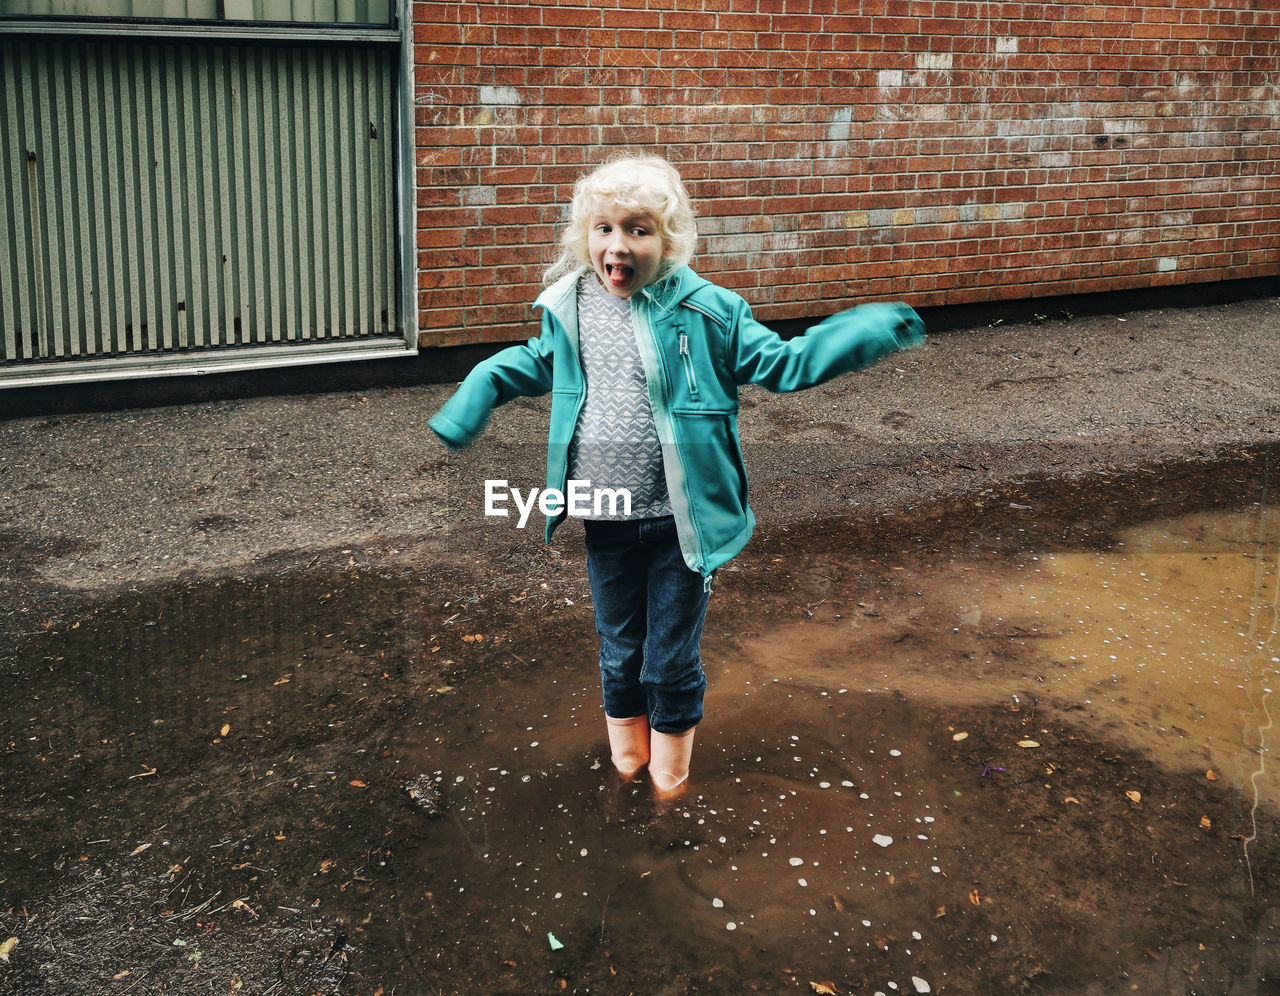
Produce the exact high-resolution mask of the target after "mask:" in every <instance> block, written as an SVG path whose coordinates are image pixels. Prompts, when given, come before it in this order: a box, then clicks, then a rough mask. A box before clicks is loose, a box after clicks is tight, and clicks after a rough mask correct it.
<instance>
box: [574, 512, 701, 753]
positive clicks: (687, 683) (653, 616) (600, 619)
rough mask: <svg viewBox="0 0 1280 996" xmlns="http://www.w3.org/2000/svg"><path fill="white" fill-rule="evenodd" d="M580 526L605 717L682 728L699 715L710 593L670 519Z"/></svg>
mask: <svg viewBox="0 0 1280 996" xmlns="http://www.w3.org/2000/svg"><path fill="white" fill-rule="evenodd" d="M583 525H584V526H585V528H586V540H587V573H588V575H589V576H590V579H591V595H592V598H593V599H594V600H595V614H596V632H597V633H598V634H599V635H600V682H601V685H602V687H603V689H604V711H605V714H606V715H608V716H612V717H613V718H614V719H631V718H632V717H634V716H648V717H649V726H650V728H651V729H654V730H657V731H658V732H659V733H683V732H684V731H685V730H687V729H689V728H690V727H692V726H695V725H697V723H698V721H699V720H701V719H702V696H703V693H704V692H705V691H706V687H707V678H706V675H705V674H703V672H702V658H701V655H700V654H699V650H698V647H699V644H700V643H701V641H702V622H703V619H704V618H705V617H706V613H707V600H708V598H709V597H710V592H709V591H707V590H706V586H705V585H704V583H703V579H702V576H701V575H700V574H698V572H697V571H691V570H689V568H688V567H687V566H686V565H685V562H684V557H683V556H681V554H680V541H679V539H678V538H677V536H676V526H675V520H673V519H672V518H671V517H670V516H667V517H666V518H662V519H631V520H625V521H592V520H589V519H588V520H584V522H583Z"/></svg>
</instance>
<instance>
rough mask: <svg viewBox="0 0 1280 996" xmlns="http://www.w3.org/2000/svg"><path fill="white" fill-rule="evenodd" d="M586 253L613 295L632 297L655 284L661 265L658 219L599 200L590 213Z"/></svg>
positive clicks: (645, 213)
mask: <svg viewBox="0 0 1280 996" xmlns="http://www.w3.org/2000/svg"><path fill="white" fill-rule="evenodd" d="M587 252H588V254H589V255H590V256H591V266H592V269H594V270H595V271H596V276H598V277H599V278H600V282H601V283H602V284H604V286H605V288H606V289H607V290H608V291H609V293H610V294H612V295H613V296H614V297H624V298H625V297H630V296H631V295H632V294H634V293H635V292H636V291H638V290H640V288H642V287H647V286H648V285H649V284H651V283H653V281H654V279H655V278H656V277H657V276H658V269H659V267H660V266H661V265H662V237H661V236H660V235H659V234H658V220H657V219H656V218H654V217H653V216H652V215H651V214H648V213H647V212H641V213H640V214H636V213H634V212H633V211H630V210H623V209H621V208H619V207H617V206H616V205H613V204H609V203H606V202H603V201H602V202H599V203H597V204H596V205H595V208H594V210H593V211H592V213H591V229H590V231H589V233H588V235H587Z"/></svg>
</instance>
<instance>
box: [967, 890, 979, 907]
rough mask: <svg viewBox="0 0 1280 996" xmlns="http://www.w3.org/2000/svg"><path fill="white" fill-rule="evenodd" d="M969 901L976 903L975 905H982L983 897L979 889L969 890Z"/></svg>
mask: <svg viewBox="0 0 1280 996" xmlns="http://www.w3.org/2000/svg"><path fill="white" fill-rule="evenodd" d="M969 902H970V903H971V904H972V905H974V906H981V905H982V897H981V896H980V895H978V890H977V889H972V890H971V891H970V892H969Z"/></svg>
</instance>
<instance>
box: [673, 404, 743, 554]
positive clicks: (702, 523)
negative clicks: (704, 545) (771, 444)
mask: <svg viewBox="0 0 1280 996" xmlns="http://www.w3.org/2000/svg"><path fill="white" fill-rule="evenodd" d="M671 416H672V419H673V421H674V422H675V428H676V435H677V440H678V446H679V449H680V454H681V458H682V459H681V463H682V464H683V469H684V474H685V487H686V488H687V489H688V492H689V497H690V501H691V504H692V506H693V507H692V509H691V512H692V514H693V517H694V519H695V520H696V521H697V524H698V528H699V530H700V531H701V532H702V534H703V536H704V538H705V539H706V540H708V541H709V543H708V545H709V547H710V548H713V549H714V548H715V547H717V546H719V545H720V544H721V543H723V542H725V540H726V539H727V538H728V537H732V536H734V535H736V534H737V533H738V532H739V531H740V530H741V529H742V527H743V523H744V520H745V517H746V510H747V472H746V468H745V466H744V465H743V460H742V450H741V448H740V446H739V444H738V431H737V421H738V420H737V416H736V413H735V412H734V411H732V410H725V409H718V410H707V409H705V408H697V409H693V408H674V409H672V411H671Z"/></svg>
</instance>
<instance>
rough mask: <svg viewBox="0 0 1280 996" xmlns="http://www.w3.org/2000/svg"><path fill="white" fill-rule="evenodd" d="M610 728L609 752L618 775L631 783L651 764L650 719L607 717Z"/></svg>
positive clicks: (646, 717) (607, 724)
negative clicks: (641, 770)
mask: <svg viewBox="0 0 1280 996" xmlns="http://www.w3.org/2000/svg"><path fill="white" fill-rule="evenodd" d="M604 721H605V725H606V726H607V727H608V728H609V752H610V754H611V755H612V758H611V760H612V761H613V766H614V767H615V768H617V769H618V774H620V775H621V776H622V777H623V778H625V779H627V780H628V781H630V780H631V779H632V778H635V776H636V774H637V773H638V772H639V771H640V769H641V768H643V767H644V766H645V765H646V764H648V763H649V717H648V716H636V717H635V718H634V719H614V718H613V717H612V716H605V718H604Z"/></svg>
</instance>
